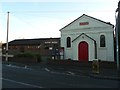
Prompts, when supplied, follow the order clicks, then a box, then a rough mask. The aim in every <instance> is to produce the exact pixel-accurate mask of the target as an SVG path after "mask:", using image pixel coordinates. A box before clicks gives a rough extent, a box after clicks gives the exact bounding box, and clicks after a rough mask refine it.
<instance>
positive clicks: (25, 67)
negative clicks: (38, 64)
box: [5, 64, 31, 69]
mask: <svg viewBox="0 0 120 90" xmlns="http://www.w3.org/2000/svg"><path fill="white" fill-rule="evenodd" d="M5 66H8V67H13V68H22V69H31V68H28V67H27V66H26V65H25V66H24V67H20V66H15V65H11V64H9V65H5Z"/></svg>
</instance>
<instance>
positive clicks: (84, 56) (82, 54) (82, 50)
mask: <svg viewBox="0 0 120 90" xmlns="http://www.w3.org/2000/svg"><path fill="white" fill-rule="evenodd" d="M78 60H79V61H83V62H88V43H87V42H85V41H82V42H80V43H79V45H78Z"/></svg>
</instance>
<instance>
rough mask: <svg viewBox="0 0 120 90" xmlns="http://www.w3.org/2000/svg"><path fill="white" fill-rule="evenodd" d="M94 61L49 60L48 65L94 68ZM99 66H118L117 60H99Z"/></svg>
mask: <svg viewBox="0 0 120 90" xmlns="http://www.w3.org/2000/svg"><path fill="white" fill-rule="evenodd" d="M92 63H93V62H92V61H89V62H79V61H75V60H48V61H47V65H55V66H65V67H69V66H71V67H88V68H92ZM99 67H100V68H101V69H102V68H113V69H115V68H116V67H117V65H116V63H115V62H106V61H99Z"/></svg>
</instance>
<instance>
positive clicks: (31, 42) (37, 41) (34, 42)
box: [5, 38, 60, 45]
mask: <svg viewBox="0 0 120 90" xmlns="http://www.w3.org/2000/svg"><path fill="white" fill-rule="evenodd" d="M50 39H52V40H60V38H37V39H16V40H13V41H10V42H9V45H40V44H41V43H43V42H45V41H48V40H50ZM5 44H6V43H5Z"/></svg>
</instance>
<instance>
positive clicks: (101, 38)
mask: <svg viewBox="0 0 120 90" xmlns="http://www.w3.org/2000/svg"><path fill="white" fill-rule="evenodd" d="M105 46H106V45H105V35H101V36H100V47H105Z"/></svg>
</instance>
